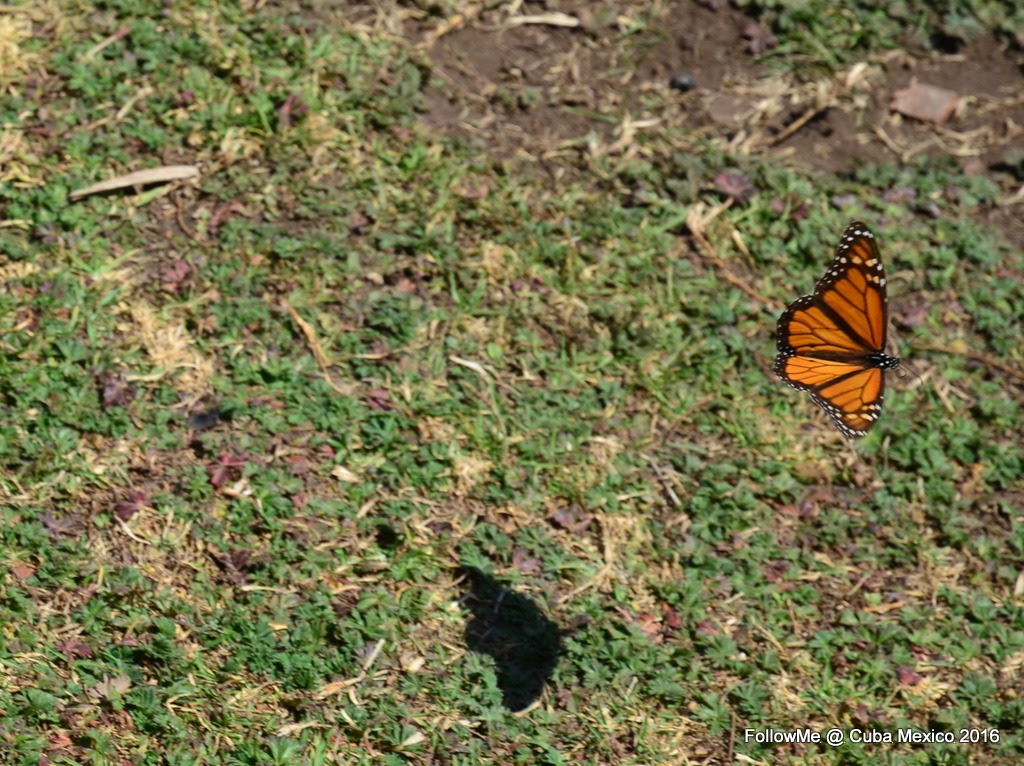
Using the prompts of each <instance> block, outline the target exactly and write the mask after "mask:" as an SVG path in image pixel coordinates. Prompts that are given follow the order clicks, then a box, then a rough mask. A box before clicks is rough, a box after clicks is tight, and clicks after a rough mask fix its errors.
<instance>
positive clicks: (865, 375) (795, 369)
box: [775, 221, 899, 438]
mask: <svg viewBox="0 0 1024 766" xmlns="http://www.w3.org/2000/svg"><path fill="white" fill-rule="evenodd" d="M888 322H889V312H888V307H887V305H886V298H885V269H884V268H883V266H882V261H881V258H880V256H879V252H878V245H877V244H876V242H875V237H874V235H873V234H872V233H871V231H870V230H869V229H868V227H867V226H865V225H864V224H863V223H860V222H859V221H854V222H853V223H851V224H850V225H849V226H848V227H847V229H846V232H845V233H844V234H843V237H842V239H841V240H840V242H839V246H838V247H837V248H836V256H835V258H834V259H833V261H832V264H831V265H830V266H829V269H828V271H827V272H825V276H823V277H822V278H821V279H820V280H819V281H818V284H817V285H815V287H814V292H813V293H811V294H810V295H805V296H804V297H802V298H798V299H797V300H795V301H793V303H791V304H790V305H789V306H788V307H787V308H786V310H785V311H784V312H783V313H782V316H781V317H780V318H779V324H778V328H777V330H776V336H775V337H776V345H777V346H778V351H779V355H778V356H777V357H776V359H775V372H776V374H778V375H779V377H781V378H782V379H783V380H784V381H786V382H787V383H788V384H789V385H790V386H791V387H792V388H795V389H797V390H798V391H807V392H809V393H810V395H811V399H812V401H814V403H815V404H817V405H818V406H819V407H821V408H822V409H823V410H825V412H827V413H828V414H829V417H831V418H832V421H833V422H834V423H835V424H836V426H837V427H838V428H839V430H840V431H841V432H842V434H843V435H844V436H847V437H851V438H852V437H858V436H864V435H865V434H866V433H867V432H868V430H869V429H870V428H871V426H873V425H874V424H875V422H876V421H877V420H878V416H879V414H880V413H881V411H882V401H883V400H884V399H885V378H884V375H883V371H884V370H886V369H892V368H894V367H896V366H897V365H899V359H898V358H896V357H891V356H888V355H886V353H885V342H886V328H887V326H888Z"/></svg>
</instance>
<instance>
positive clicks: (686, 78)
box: [668, 74, 697, 93]
mask: <svg viewBox="0 0 1024 766" xmlns="http://www.w3.org/2000/svg"><path fill="white" fill-rule="evenodd" d="M668 87H670V88H671V89H672V90H678V91H682V92H683V93H686V92H687V91H688V90H693V89H694V88H696V87H697V78H696V77H694V76H693V75H692V74H677V75H676V76H675V77H673V78H672V79H671V80H669V81H668Z"/></svg>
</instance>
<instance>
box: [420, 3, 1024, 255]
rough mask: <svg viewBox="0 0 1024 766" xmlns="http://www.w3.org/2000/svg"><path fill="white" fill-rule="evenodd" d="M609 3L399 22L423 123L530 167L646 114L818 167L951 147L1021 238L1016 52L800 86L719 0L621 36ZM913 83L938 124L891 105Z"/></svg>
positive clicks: (1021, 119)
mask: <svg viewBox="0 0 1024 766" xmlns="http://www.w3.org/2000/svg"><path fill="white" fill-rule="evenodd" d="M617 7H618V6H613V4H611V3H605V2H601V3H588V4H581V5H579V6H577V7H576V9H575V10H571V9H568V8H565V7H563V8H562V10H561V11H560V12H557V13H553V12H549V11H547V10H545V6H543V5H541V4H536V3H523V4H522V5H520V6H518V10H517V11H516V12H514V13H513V14H512V15H510V14H509V12H508V9H507V7H503V8H501V9H498V10H495V11H483V12H481V13H479V15H477V16H475V17H473V18H459V19H455V20H454V22H452V21H450V22H448V24H447V25H446V26H444V27H441V28H438V27H437V26H436V25H435V26H430V25H428V24H427V23H426V22H420V23H419V24H418V25H417V24H406V32H407V33H409V34H412V35H413V36H415V37H416V38H417V40H418V43H419V44H420V45H421V48H422V50H424V51H425V53H426V55H427V57H428V58H429V60H430V62H431V63H432V66H433V71H432V74H433V75H434V77H435V81H436V82H440V83H441V85H440V86H439V87H437V86H432V87H430V88H428V90H427V93H426V104H427V111H426V113H425V114H424V121H425V123H426V124H427V125H429V126H430V127H432V128H433V129H435V130H438V131H441V132H444V133H447V134H459V135H463V136H465V137H471V138H476V139H479V140H480V141H481V143H482V144H483V145H485V146H486V147H487V151H488V152H490V153H492V154H493V155H495V156H511V155H514V154H515V153H523V152H525V153H527V154H530V155H532V156H534V157H535V158H539V159H542V160H543V159H545V158H547V157H550V156H553V155H554V154H557V153H559V152H560V151H561V150H564V149H567V148H585V149H587V150H589V151H591V152H594V151H616V150H621V149H622V148H623V147H624V146H625V145H626V144H628V142H629V141H630V139H631V137H632V136H633V135H635V132H636V131H638V130H643V129H645V128H647V127H652V126H653V124H655V123H654V122H653V121H656V122H657V124H660V125H662V126H665V127H672V128H677V129H681V130H682V131H684V132H685V133H686V134H688V135H696V136H701V137H704V138H709V139H711V140H716V141H720V142H721V143H722V144H723V145H724V146H725V148H727V149H728V150H729V151H732V152H735V153H770V154H771V155H772V156H776V157H778V158H779V160H780V161H784V162H791V163H794V164H800V165H802V166H804V167H807V168H808V169H812V170H819V171H823V172H830V173H847V172H849V171H851V170H852V169H853V168H856V167H857V166H858V165H861V164H865V163H873V162H894V163H905V162H909V161H911V160H912V159H913V158H915V157H917V156H919V155H922V154H923V155H927V156H938V155H947V156H952V157H956V158H957V159H958V161H959V162H961V163H962V167H963V168H964V170H965V172H968V173H971V174H978V175H981V174H987V175H991V176H992V177H993V178H994V179H995V180H996V181H997V182H999V183H1001V184H1002V186H1003V189H1004V191H1005V203H1006V204H1005V206H1003V207H1001V208H1000V209H999V210H996V211H994V213H993V216H992V223H994V224H996V225H999V226H1000V228H1004V229H1005V230H1006V233H1007V236H1008V237H1009V239H1010V240H1011V241H1012V242H1016V243H1019V244H1024V224H1021V223H1020V218H1021V216H1020V214H1019V213H1020V210H1021V206H1022V205H1024V189H1022V188H1021V184H1020V181H1019V180H1018V179H1016V178H1015V177H1014V176H1013V174H1012V173H1010V172H1008V170H1009V168H1008V167H1007V165H1006V161H1007V156H1008V155H1007V152H1008V151H1011V150H1014V149H1018V150H1020V149H1024V127H1022V126H1024V52H1022V51H1020V50H1013V49H1010V48H1008V47H1006V46H1004V45H1002V44H1000V43H999V42H997V41H996V40H995V39H994V38H992V37H984V38H981V39H979V40H977V41H975V42H973V43H972V44H970V45H968V46H966V47H964V48H963V49H962V50H960V51H958V52H957V53H955V54H942V55H939V54H931V53H928V54H926V53H920V52H919V53H913V52H905V51H895V52H892V53H890V54H888V55H886V56H884V57H881V58H877V59H874V60H871V61H865V62H862V63H858V64H856V65H854V66H853V67H851V68H850V69H849V70H847V71H845V72H840V73H838V74H837V75H836V76H827V77H822V78H820V79H818V80H817V81H810V82H808V81H801V80H799V79H798V78H797V77H795V76H794V74H793V73H788V74H783V75H774V76H772V75H769V73H768V72H767V70H766V69H765V68H764V67H763V66H762V65H761V64H760V63H759V62H758V60H757V58H756V56H755V55H754V54H753V53H752V49H757V47H758V45H759V44H761V45H764V44H770V42H768V43H766V42H765V41H766V40H770V33H766V32H765V30H763V29H760V30H759V28H758V25H757V23H756V20H755V19H752V18H750V17H747V16H745V15H744V14H742V13H741V12H740V11H738V10H736V9H734V8H732V7H731V6H729V5H727V4H725V3H722V2H715V1H714V0H704V2H698V1H697V0H679V2H677V3H675V4H673V5H670V6H668V7H667V9H666V11H665V12H664V14H663V16H662V17H661V18H660V19H657V20H656V21H657V26H656V27H655V26H654V25H650V26H647V27H646V28H641V29H639V30H638V31H635V32H632V31H631V30H633V28H634V26H636V27H640V22H639V18H638V17H632V16H630V15H629V11H628V10H627V11H624V12H619V11H616V8H617ZM626 31H631V33H630V34H624V32H626ZM761 35H763V36H761ZM752 38H753V39H752ZM915 84H918V85H930V86H937V87H941V88H945V89H948V90H949V91H952V99H953V100H952V101H951V102H950V103H951V104H952V106H953V110H952V114H951V116H949V118H948V119H947V120H946V121H945V122H943V123H942V124H937V123H933V122H927V121H920V120H915V119H912V118H909V117H906V116H903V115H901V114H900V113H898V112H897V111H895V110H894V108H893V100H894V97H895V95H896V94H898V93H899V92H900V91H902V90H905V89H907V88H908V87H911V86H913V85H915ZM646 121H652V122H649V123H648V122H646ZM1018 172H1019V171H1018Z"/></svg>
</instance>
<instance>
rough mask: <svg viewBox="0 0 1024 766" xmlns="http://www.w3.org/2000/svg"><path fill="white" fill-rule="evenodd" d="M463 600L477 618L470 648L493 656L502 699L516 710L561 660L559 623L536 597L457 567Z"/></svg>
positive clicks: (528, 702)
mask: <svg viewBox="0 0 1024 766" xmlns="http://www.w3.org/2000/svg"><path fill="white" fill-rule="evenodd" d="M458 573H459V575H460V576H461V577H462V579H463V587H464V589H465V592H464V594H463V596H462V603H463V605H465V607H466V608H467V609H469V610H470V612H472V614H473V617H472V619H470V621H469V622H468V623H467V624H466V632H465V638H466V645H467V646H468V647H469V648H470V650H472V651H474V652H478V653H480V654H487V655H489V656H490V657H492V658H493V659H494V662H495V666H496V669H497V674H498V687H499V688H500V689H501V694H502V703H503V704H504V705H505V707H506V708H508V709H509V710H511V711H513V712H515V711H517V710H522V709H524V708H526V707H528V706H530V705H531V704H533V702H535V701H536V700H537V699H538V698H539V697H540V695H541V693H542V692H543V691H544V684H545V682H547V680H548V679H549V678H550V677H551V674H552V672H553V671H554V669H555V663H556V662H557V660H558V653H559V650H560V647H561V638H560V632H559V630H558V626H557V625H555V623H553V622H552V621H551V620H549V619H548V618H547V616H546V615H545V614H544V613H543V612H542V611H541V609H540V607H538V606H537V604H536V603H534V602H533V601H532V600H530V599H529V598H527V597H526V596H523V595H522V594H519V593H516V592H515V591H514V590H511V589H509V588H507V587H506V586H504V585H502V584H501V583H499V582H498V581H497V580H495V579H494V578H493V577H491V576H490V575H487V574H484V573H483V572H481V571H480V570H479V569H476V568H474V567H461V568H460V569H459V570H458Z"/></svg>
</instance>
